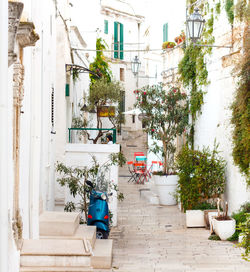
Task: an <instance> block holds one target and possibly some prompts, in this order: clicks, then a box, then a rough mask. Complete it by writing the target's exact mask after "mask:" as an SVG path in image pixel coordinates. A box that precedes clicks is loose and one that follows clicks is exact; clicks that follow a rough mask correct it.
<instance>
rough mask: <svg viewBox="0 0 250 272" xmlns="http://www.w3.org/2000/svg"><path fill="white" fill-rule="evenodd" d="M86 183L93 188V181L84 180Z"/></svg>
mask: <svg viewBox="0 0 250 272" xmlns="http://www.w3.org/2000/svg"><path fill="white" fill-rule="evenodd" d="M86 184H87V185H88V186H90V187H91V188H94V185H93V183H92V182H91V181H90V180H86Z"/></svg>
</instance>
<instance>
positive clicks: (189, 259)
mask: <svg viewBox="0 0 250 272" xmlns="http://www.w3.org/2000/svg"><path fill="white" fill-rule="evenodd" d="M121 176H123V177H120V178H119V188H120V190H121V191H122V192H123V193H124V195H125V200H124V201H123V202H120V203H119V204H118V227H117V228H115V229H113V230H112V232H111V235H110V238H113V239H114V248H113V269H112V271H117V272H135V271H136V272H196V271H197V272H208V271H209V272H217V271H218V272H233V271H234V272H250V263H248V262H246V261H244V260H242V258H241V249H239V248H236V247H235V245H234V244H233V243H230V242H222V241H210V240H208V237H209V231H208V230H205V229H202V228H195V229H194V228H193V229H190V228H189V229H187V228H186V227H185V214H183V213H181V212H180V211H179V210H178V208H177V206H168V207H165V206H155V205H151V204H149V203H148V202H146V200H143V199H142V198H140V189H141V188H145V186H147V185H135V184H133V183H129V184H128V183H127V179H128V178H126V177H124V171H123V175H121Z"/></svg>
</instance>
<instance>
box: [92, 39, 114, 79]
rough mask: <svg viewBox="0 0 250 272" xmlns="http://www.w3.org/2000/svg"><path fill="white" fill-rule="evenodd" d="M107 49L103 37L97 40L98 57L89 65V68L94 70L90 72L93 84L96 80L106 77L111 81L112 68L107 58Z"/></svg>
mask: <svg viewBox="0 0 250 272" xmlns="http://www.w3.org/2000/svg"><path fill="white" fill-rule="evenodd" d="M105 49H106V43H105V41H104V40H103V39H102V38H98V39H97V40H96V50H97V51H96V57H95V60H94V61H93V62H92V63H91V64H90V65H89V69H90V70H91V71H93V72H94V74H89V77H90V81H91V84H94V83H95V82H96V80H98V79H100V78H101V77H104V78H105V79H106V80H107V82H110V81H111V75H112V73H111V70H110V69H109V64H108V62H107V61H106V60H105V56H104V54H103V50H105Z"/></svg>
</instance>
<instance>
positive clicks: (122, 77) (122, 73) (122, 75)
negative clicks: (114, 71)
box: [120, 68, 125, 81]
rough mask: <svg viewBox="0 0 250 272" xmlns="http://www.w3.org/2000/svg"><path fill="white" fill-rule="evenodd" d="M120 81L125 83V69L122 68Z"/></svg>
mask: <svg viewBox="0 0 250 272" xmlns="http://www.w3.org/2000/svg"><path fill="white" fill-rule="evenodd" d="M120 81H125V77H124V68H120Z"/></svg>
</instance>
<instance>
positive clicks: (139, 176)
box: [134, 162, 147, 184]
mask: <svg viewBox="0 0 250 272" xmlns="http://www.w3.org/2000/svg"><path fill="white" fill-rule="evenodd" d="M134 171H135V174H136V183H140V184H144V181H147V165H146V164H145V163H142V162H134Z"/></svg>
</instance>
